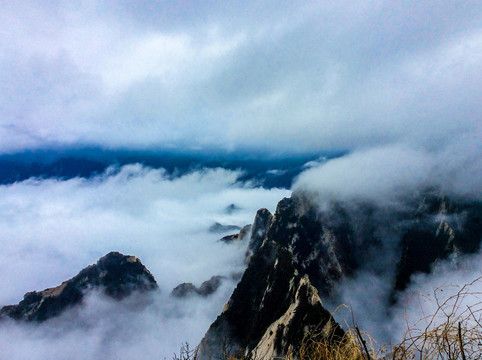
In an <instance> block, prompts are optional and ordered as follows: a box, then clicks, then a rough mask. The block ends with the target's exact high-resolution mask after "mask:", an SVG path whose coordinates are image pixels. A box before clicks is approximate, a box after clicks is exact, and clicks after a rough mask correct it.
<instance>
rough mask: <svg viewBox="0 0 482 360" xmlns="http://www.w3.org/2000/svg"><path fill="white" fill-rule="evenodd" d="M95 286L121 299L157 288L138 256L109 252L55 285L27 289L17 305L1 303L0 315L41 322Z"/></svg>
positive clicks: (106, 293) (74, 302)
mask: <svg viewBox="0 0 482 360" xmlns="http://www.w3.org/2000/svg"><path fill="white" fill-rule="evenodd" d="M95 289H99V290H101V291H103V293H104V294H105V295H107V296H109V297H111V298H113V299H116V300H122V299H123V298H125V297H127V296H129V295H130V294H131V293H132V292H134V291H141V292H144V291H150V290H154V289H157V284H156V281H155V279H154V277H153V276H152V274H151V273H150V272H149V270H147V269H146V267H145V266H144V265H142V263H141V261H140V260H139V259H138V258H136V257H134V256H126V255H122V254H120V253H118V252H111V253H109V254H107V255H105V256H103V257H102V258H100V259H99V261H97V263H96V264H94V265H90V266H88V267H86V268H85V269H83V270H82V271H80V272H79V274H77V275H76V276H75V277H73V278H72V279H70V280H67V281H65V282H63V283H62V284H61V285H59V286H57V287H54V288H50V289H45V290H43V291H32V292H28V293H27V294H25V296H24V298H23V300H22V301H20V303H19V304H17V305H8V306H4V307H3V308H2V309H1V310H0V315H1V316H5V315H7V316H9V317H10V318H13V319H15V320H25V321H36V322H42V321H45V320H48V319H50V318H52V317H54V316H57V315H60V314H61V313H62V312H63V311H64V310H66V309H67V308H69V307H72V306H74V305H77V304H79V303H81V302H82V299H83V298H84V296H85V295H86V293H87V292H89V291H91V290H95Z"/></svg>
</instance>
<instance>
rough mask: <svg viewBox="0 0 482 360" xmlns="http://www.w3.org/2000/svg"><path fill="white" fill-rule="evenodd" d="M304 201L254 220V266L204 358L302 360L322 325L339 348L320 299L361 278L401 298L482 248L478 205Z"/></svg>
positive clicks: (440, 200) (431, 195) (417, 199)
mask: <svg viewBox="0 0 482 360" xmlns="http://www.w3.org/2000/svg"><path fill="white" fill-rule="evenodd" d="M308 199H313V197H310V196H307V195H306V194H303V193H298V194H294V195H292V196H291V197H290V198H285V199H283V200H281V201H280V202H279V203H278V206H277V208H276V212H275V214H274V215H272V214H271V213H270V212H269V211H268V210H266V209H261V210H259V211H258V213H257V214H256V217H255V220H254V222H253V226H252V231H251V238H250V241H249V245H248V250H247V254H246V259H247V261H249V265H248V267H247V269H246V271H245V273H244V274H243V277H242V279H241V281H240V282H239V284H238V286H237V287H236V289H235V290H234V292H233V294H232V296H231V298H230V299H229V301H228V303H227V304H226V306H225V308H224V310H223V312H222V313H221V314H220V315H219V317H218V318H217V319H216V321H215V322H214V323H213V324H212V325H211V327H210V328H209V330H208V331H207V333H206V335H205V337H204V338H203V340H202V342H201V344H200V347H199V351H200V352H199V354H200V355H201V359H203V358H209V356H211V355H213V356H217V355H219V354H222V353H223V352H230V353H231V354H233V355H242V356H248V357H249V356H251V357H252V358H255V359H258V358H259V359H261V358H270V357H273V356H279V355H281V356H283V355H286V354H287V353H289V352H292V353H296V349H297V348H298V347H299V346H300V342H301V339H303V337H304V336H305V335H307V334H310V333H312V332H313V331H314V329H318V330H319V329H320V328H323V327H325V326H326V327H328V328H330V329H331V334H332V335H335V336H333V339H337V338H339V337H341V336H342V335H343V330H342V329H341V328H340V327H339V326H338V325H337V324H336V323H335V322H334V320H333V319H332V317H331V316H330V314H329V313H328V312H327V311H326V310H325V309H324V308H323V306H322V303H321V300H320V297H319V296H318V294H320V296H321V298H326V299H330V300H333V299H336V292H337V286H338V284H340V283H342V281H343V279H348V278H352V277H354V276H355V275H356V274H357V272H358V271H360V270H362V269H363V270H367V271H369V272H370V273H372V274H375V275H376V274H378V275H381V276H383V277H384V278H391V279H393V284H392V287H393V290H392V294H395V293H397V292H398V291H400V290H403V289H404V288H405V287H406V286H407V284H408V283H409V281H410V277H411V276H412V275H413V274H415V273H417V272H429V271H430V270H431V268H432V267H433V265H434V264H435V263H437V262H438V261H440V260H443V259H446V258H448V257H452V258H453V259H455V260H456V257H457V255H458V254H464V253H472V252H475V251H477V250H479V248H480V243H481V237H482V223H481V219H482V216H481V215H482V203H480V202H476V201H472V202H467V201H465V200H460V199H457V200H450V199H448V198H447V197H444V196H441V195H437V193H436V192H435V191H434V190H432V191H427V192H425V193H423V194H421V195H420V194H419V195H414V196H413V197H412V198H406V199H401V200H400V201H399V202H398V203H396V204H394V203H389V204H386V203H379V204H377V203H371V202H368V201H353V202H351V203H349V204H348V203H346V202H342V201H329V202H325V203H322V204H321V205H320V204H319V203H314V202H313V201H312V200H308ZM393 299H395V297H393ZM393 299H392V300H393ZM389 300H390V299H386V302H387V306H389V305H388V304H389ZM385 310H387V311H388V309H385ZM317 333H319V331H318V332H317ZM335 341H336V340H335Z"/></svg>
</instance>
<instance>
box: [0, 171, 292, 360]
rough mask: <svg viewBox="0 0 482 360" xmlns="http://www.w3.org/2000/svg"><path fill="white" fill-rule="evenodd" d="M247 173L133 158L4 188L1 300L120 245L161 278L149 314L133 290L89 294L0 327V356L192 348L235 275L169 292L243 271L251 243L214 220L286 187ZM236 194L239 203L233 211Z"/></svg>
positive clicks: (244, 215) (248, 213)
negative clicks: (45, 316) (247, 179)
mask: <svg viewBox="0 0 482 360" xmlns="http://www.w3.org/2000/svg"><path fill="white" fill-rule="evenodd" d="M239 176H240V172H234V171H228V170H223V169H210V170H199V171H195V172H191V173H188V174H185V175H183V176H181V177H177V178H173V177H172V176H167V175H166V174H165V173H164V171H163V170H162V169H160V170H155V169H150V168H146V167H143V166H141V165H138V164H133V165H127V166H124V167H122V168H120V169H119V168H110V169H109V170H108V171H107V172H106V173H104V174H102V175H99V176H97V177H94V178H91V179H89V180H86V179H80V178H74V179H70V180H66V181H58V180H37V179H30V180H27V181H23V182H20V183H14V184H12V185H7V186H0V194H1V195H0V198H1V200H0V219H1V220H0V238H1V239H2V241H1V243H0V253H1V254H2V262H1V264H0V273H1V274H2V278H3V281H2V284H1V285H0V294H1V295H0V304H2V305H6V304H13V303H18V302H19V301H20V300H21V299H22V297H23V295H24V294H25V293H26V292H27V291H32V290H42V289H44V288H48V287H53V286H57V285H59V284H60V283H61V282H62V281H64V280H67V279H69V278H71V277H72V276H74V275H76V274H77V273H78V271H80V270H81V269H82V268H84V267H86V266H87V265H89V264H92V263H94V262H96V261H97V259H98V258H99V257H101V256H102V255H104V254H106V253H107V252H109V251H112V250H116V251H120V252H122V253H124V254H132V255H135V256H137V257H139V258H140V259H141V260H142V262H143V263H144V265H145V266H146V267H147V268H148V269H149V270H150V271H151V272H152V273H153V275H154V277H155V278H156V280H157V282H158V284H159V287H160V291H159V292H158V293H156V294H154V295H153V296H152V299H151V301H152V303H151V304H150V305H149V306H148V307H147V308H146V310H144V311H139V308H138V306H137V307H136V302H135V299H133V300H131V304H130V303H129V302H127V303H126V304H121V305H119V304H118V303H113V302H112V301H110V300H108V299H105V298H103V297H102V296H100V295H98V294H93V295H92V296H91V297H90V298H89V299H88V300H87V301H86V304H85V305H84V307H83V308H82V309H77V310H74V311H73V312H70V313H67V314H65V315H63V316H62V317H61V318H59V319H54V320H53V321H51V322H47V323H45V325H44V324H42V325H40V326H31V325H16V324H9V323H7V324H2V325H1V326H0V339H1V340H0V342H1V346H0V347H1V348H2V354H4V355H5V356H7V355H8V356H7V357H8V358H9V359H25V358H32V359H33V358H38V359H40V358H45V357H50V358H52V357H53V358H56V359H77V358H79V359H80V358H82V359H97V358H99V357H102V358H112V359H121V358H128V357H130V358H132V357H142V358H145V359H159V358H162V357H163V356H164V357H166V358H170V357H171V356H172V354H173V353H174V352H178V351H179V346H180V345H181V342H183V341H189V342H190V343H191V344H193V345H196V344H197V343H198V342H199V341H200V339H201V337H202V336H203V335H204V332H205V331H206V330H207V328H208V327H209V325H210V323H211V322H212V321H213V320H214V319H215V318H216V316H217V315H218V313H219V312H220V311H221V310H222V307H223V305H224V303H225V302H226V301H227V299H228V298H229V296H230V294H231V292H232V290H233V288H234V286H235V282H234V281H231V280H227V281H225V282H224V283H223V286H222V287H221V288H220V289H219V290H218V291H217V292H216V294H214V295H213V296H211V297H208V298H199V299H198V298H190V299H185V300H173V299H172V298H171V297H170V292H171V290H172V289H173V288H174V287H175V286H176V285H178V284H180V283H182V282H193V283H194V284H196V285H198V286H199V285H200V284H201V283H202V282H203V281H205V280H208V279H209V278H210V277H211V276H213V275H224V276H226V277H228V278H229V277H230V276H231V275H232V274H233V273H239V272H242V271H243V270H244V264H243V260H244V251H245V245H246V244H245V245H242V244H239V245H236V244H232V245H229V246H228V245H225V244H223V243H221V242H219V241H217V240H218V239H219V238H220V237H221V236H222V234H215V233H211V232H209V227H210V226H211V225H212V224H214V223H215V222H219V223H222V224H234V225H238V226H243V225H246V224H248V223H251V222H252V220H253V217H254V214H255V213H256V210H257V209H258V208H260V207H268V208H270V209H271V210H274V207H275V206H276V203H277V201H278V200H279V199H280V198H282V197H283V196H287V195H288V191H287V190H281V189H271V190H266V189H262V188H256V187H252V186H250V185H246V184H243V183H238V182H237V178H238V177H239ZM232 203H234V204H236V205H237V206H238V207H239V209H238V210H237V211H235V212H232V213H230V214H228V213H227V212H226V211H225V209H226V207H227V206H228V205H230V204H232ZM73 319H74V320H73ZM72 324H75V325H72ZM128 338H131V339H130V340H129V339H128ZM49 354H50V355H49ZM54 355H55V356H54Z"/></svg>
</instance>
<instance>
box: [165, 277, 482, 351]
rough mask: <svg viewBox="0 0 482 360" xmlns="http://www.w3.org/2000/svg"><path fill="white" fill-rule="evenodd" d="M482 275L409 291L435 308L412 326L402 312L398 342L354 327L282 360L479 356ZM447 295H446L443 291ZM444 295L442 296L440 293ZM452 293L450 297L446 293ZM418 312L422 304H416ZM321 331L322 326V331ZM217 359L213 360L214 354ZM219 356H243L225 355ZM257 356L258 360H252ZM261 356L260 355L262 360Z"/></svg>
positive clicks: (314, 338) (313, 340)
mask: <svg viewBox="0 0 482 360" xmlns="http://www.w3.org/2000/svg"><path fill="white" fill-rule="evenodd" d="M481 284H482V277H480V278H477V279H475V280H474V281H473V282H471V283H468V284H465V285H463V286H454V285H451V286H444V287H439V288H437V289H436V290H435V291H434V292H433V296H430V297H426V296H423V295H421V294H418V295H416V296H415V295H414V296H412V297H411V300H412V301H414V300H420V297H423V300H424V301H432V302H434V305H435V308H436V311H435V312H434V313H431V314H429V315H423V316H422V318H421V319H419V320H417V321H416V322H415V323H413V324H411V323H410V322H409V320H408V314H407V312H406V315H405V322H406V329H407V330H406V332H405V335H404V337H403V339H402V341H401V342H400V343H398V344H397V345H388V346H378V345H377V343H376V342H375V340H374V339H373V338H372V337H371V336H370V335H369V334H366V333H364V332H362V331H360V330H359V329H358V328H357V327H356V326H355V325H354V326H353V328H351V329H348V330H347V331H346V334H345V336H344V337H343V339H341V340H339V341H334V339H331V338H329V337H327V336H326V333H321V332H320V333H312V334H311V335H310V336H308V337H306V338H305V339H304V341H303V343H302V344H301V347H300V349H299V351H298V352H297V353H294V354H287V355H286V356H284V357H279V358H277V359H283V360H295V359H301V360H446V359H447V360H455V359H460V360H469V359H470V360H472V359H473V360H476V359H482V293H481V292H478V291H476V290H475V288H476V287H477V285H479V286H480V285H481ZM447 293H449V295H445V294H447ZM442 294H443V295H442ZM450 294H451V295H450ZM420 309H421V310H422V311H423V308H422V307H420ZM325 331H326V330H325ZM196 359H197V353H196V351H195V350H190V349H189V347H188V346H187V348H186V345H184V348H182V349H181V356H179V357H174V360H196ZM213 359H216V358H213ZM218 359H223V360H247V359H239V358H234V357H231V356H229V355H224V356H221V357H218ZM255 360H258V359H255ZM263 360H265V359H263Z"/></svg>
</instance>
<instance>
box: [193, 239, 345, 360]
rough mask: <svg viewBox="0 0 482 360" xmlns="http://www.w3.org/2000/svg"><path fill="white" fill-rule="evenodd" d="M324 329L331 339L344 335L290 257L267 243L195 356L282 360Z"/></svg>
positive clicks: (254, 258) (260, 250)
mask: <svg viewBox="0 0 482 360" xmlns="http://www.w3.org/2000/svg"><path fill="white" fill-rule="evenodd" d="M323 327H329V328H330V329H331V331H330V334H329V335H330V336H333V337H334V338H337V337H341V336H343V330H342V329H341V328H340V327H339V326H338V325H337V324H336V323H335V321H334V320H333V318H332V317H331V315H330V314H329V313H328V311H326V310H325V309H324V308H323V306H322V305H321V300H320V299H319V297H318V295H317V291H316V289H315V288H314V287H313V286H312V285H311V284H310V282H309V279H308V277H306V276H305V277H303V276H301V275H300V274H299V273H298V271H297V270H296V269H295V266H294V263H293V257H292V254H291V253H290V252H289V251H288V250H287V249H285V248H284V247H282V246H279V245H278V244H276V243H274V242H272V241H268V240H267V241H265V242H264V243H263V245H262V246H261V247H260V248H259V250H258V251H257V252H256V253H255V254H254V255H253V257H252V259H251V261H250V263H249V266H248V268H247V269H246V271H245V273H244V274H243V277H242V278H241V281H240V282H239V284H238V286H237V287H236V289H235V290H234V292H233V294H232V296H231V298H230V299H229V301H228V303H227V304H226V306H225V308H224V310H223V312H222V313H221V315H219V316H218V318H217V319H216V321H215V322H214V323H213V324H212V325H211V327H210V328H209V330H208V332H207V333H206V335H205V337H204V339H203V340H202V342H201V344H200V346H199V356H200V359H204V358H210V357H211V356H217V355H219V354H222V352H227V353H229V354H230V355H236V356H248V357H249V356H251V357H255V358H258V357H257V356H258V355H256V354H257V353H263V354H272V355H282V354H286V352H287V351H288V350H294V351H296V348H297V347H298V346H299V345H300V344H301V339H302V338H303V337H304V336H305V335H307V334H309V333H311V332H312V331H314V330H315V329H321V328H323Z"/></svg>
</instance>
